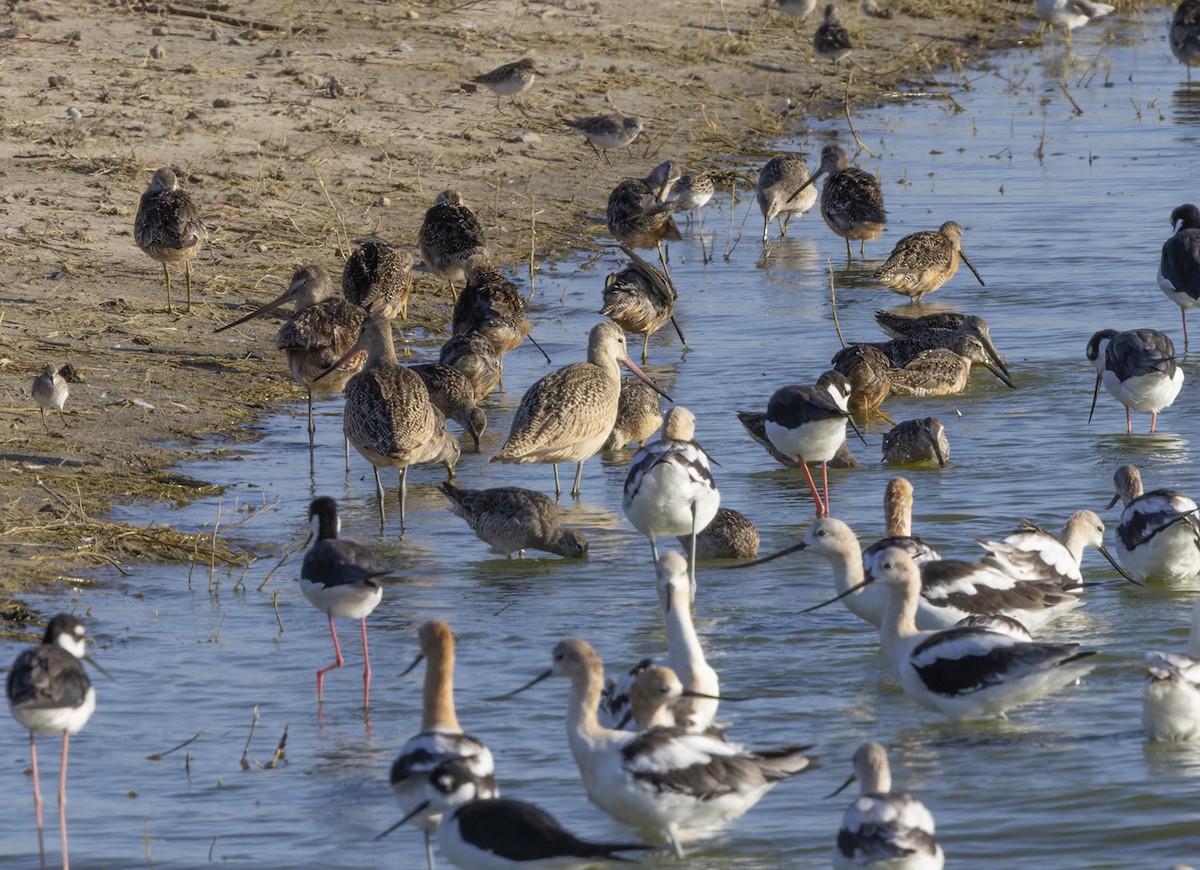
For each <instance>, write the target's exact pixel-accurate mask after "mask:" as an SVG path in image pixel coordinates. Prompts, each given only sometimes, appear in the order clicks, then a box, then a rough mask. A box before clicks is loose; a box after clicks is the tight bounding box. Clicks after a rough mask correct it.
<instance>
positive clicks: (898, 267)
mask: <svg viewBox="0 0 1200 870" xmlns="http://www.w3.org/2000/svg"><path fill="white" fill-rule="evenodd" d="M962 238H963V232H962V227H960V226H959V225H958V224H956V223H955V222H954V221H946V222H945V223H944V224H942V225H941V227H939V228H938V229H937V231H936V232H920V233H910V234H909V235H907V236H905V237H904V238H902V239H901V240H900V241H898V242H897V243H896V247H894V248H892V253H891V254H890V255H889V256H888V258H887V260H886V262H884V264H883V265H882V266H880V267H879V269H878V270H877V271H876V272H875V280H876V281H878V282H879V283H880V284H882V285H883V286H884V287H886V288H887V289H889V290H891V291H892V292H893V293H899V294H900V295H901V296H908V297H909V298H910V299H912V300H913V301H914V302H920V301H921V297H923V296H925V295H926V294H928V293H932V292H933V291H934V290H936V289H938V288H939V287H941V286H942V285H943V284H945V283H946V282H947V281H949V280H950V279H951V278H953V277H954V273H955V272H957V271H958V261H959V260H960V259H961V260H962V261H963V262H964V263H966V264H967V268H968V269H970V270H971V274H972V275H974V276H975V280H977V281H978V282H979V286H980V287H984V286H986V285H985V284H984V283H983V279H982V278H980V277H979V273H978V272H976V271H975V267H974V266H972V265H971V261H970V260H968V259H967V255H966V254H965V253H963V249H962Z"/></svg>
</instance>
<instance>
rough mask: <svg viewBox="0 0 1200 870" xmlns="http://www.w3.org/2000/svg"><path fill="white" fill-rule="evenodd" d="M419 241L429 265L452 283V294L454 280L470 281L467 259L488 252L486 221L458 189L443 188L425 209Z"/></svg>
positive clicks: (422, 256) (440, 276) (422, 255)
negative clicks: (481, 220)
mask: <svg viewBox="0 0 1200 870" xmlns="http://www.w3.org/2000/svg"><path fill="white" fill-rule="evenodd" d="M417 244H418V245H419V246H420V248H421V259H422V260H424V261H425V265H426V266H428V267H429V268H430V270H431V271H432V272H433V274H434V275H436V276H437V277H439V278H441V279H442V280H443V281H445V282H446V283H447V284H448V285H449V286H450V296H451V297H452V298H453V297H455V290H454V282H455V281H466V271H465V270H466V265H467V261H468V260H469V259H470V258H471V257H473V256H475V255H477V254H484V255H486V254H487V253H488V249H487V239H486V237H485V236H484V233H483V224H481V223H480V222H479V218H477V217H476V216H475V212H473V211H471V208H470V207H469V206H468V205H467V204H466V201H465V200H464V199H463V196H462V194H461V193H459V192H458V191H457V190H443V191H442V192H441V193H439V194H438V195H437V199H435V200H434V202H433V205H431V206H430V207H429V210H428V211H426V212H425V219H424V220H423V221H422V222H421V229H420V232H419V233H418V234H417Z"/></svg>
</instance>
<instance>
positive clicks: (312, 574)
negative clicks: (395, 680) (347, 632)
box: [300, 496, 388, 709]
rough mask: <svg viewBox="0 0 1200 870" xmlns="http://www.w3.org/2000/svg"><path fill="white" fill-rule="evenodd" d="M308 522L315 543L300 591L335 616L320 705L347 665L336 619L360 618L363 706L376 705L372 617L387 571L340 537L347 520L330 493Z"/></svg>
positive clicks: (322, 672) (307, 555)
mask: <svg viewBox="0 0 1200 870" xmlns="http://www.w3.org/2000/svg"><path fill="white" fill-rule="evenodd" d="M308 523H309V526H310V528H311V530H312V537H314V538H316V540H315V541H313V545H312V546H311V547H309V548H308V552H307V553H305V554H304V562H303V564H302V565H301V566H300V591H301V592H303V593H304V597H305V598H307V599H308V600H309V603H311V604H312V605H313V606H314V607H316V608H317V609H318V610H320V611H321V612H322V613H324V614H325V616H326V618H328V620H329V636H330V637H332V638H333V652H334V655H335V659H334V662H333V664H331V665H326V666H325V667H323V668H321V669H320V670H319V671H317V703H318V704H320V703H321V689H322V686H323V684H324V682H325V675H326V674H327V673H329V672H330V671H332V670H333V669H334V668H340V667H341V666H342V665H343V664H345V659H343V658H342V648H341V646H340V645H339V644H338V636H337V629H335V628H334V627H333V620H334V618H335V617H337V618H338V619H357V620H358V621H359V624H360V625H361V627H362V642H363V708H364V709H366V708H368V707H370V706H371V704H370V700H371V656H370V654H369V653H368V651H367V617H368V616H369V615H370V614H371V611H373V610H374V609H375V608H376V607H378V606H379V602H380V601H382V600H383V587H382V586H380V585H379V581H378V580H377V579H376V578H377V577H382V576H383V575H384V574H386V573H388V572H387V571H381V570H380V569H379V563H377V562H376V561H375V557H374V556H372V555H371V552H370V551H369V550H368V549H367V548H366V547H364V546H362V545H361V544H357V543H355V542H354V541H347V540H344V539H342V538H339V537H338V532H339V531H340V530H341V526H342V521H341V520H340V519H339V518H338V514H337V502H335V501H334V500H333V499H331V498H329V497H328V496H321V497H320V498H315V499H313V501H312V503H311V504H310V505H309V506H308Z"/></svg>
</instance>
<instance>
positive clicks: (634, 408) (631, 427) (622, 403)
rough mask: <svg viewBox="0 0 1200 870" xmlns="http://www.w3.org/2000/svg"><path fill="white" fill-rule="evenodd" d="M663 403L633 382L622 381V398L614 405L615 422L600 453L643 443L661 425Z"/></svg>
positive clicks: (656, 396) (630, 380) (637, 381)
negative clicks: (615, 411)
mask: <svg viewBox="0 0 1200 870" xmlns="http://www.w3.org/2000/svg"><path fill="white" fill-rule="evenodd" d="M662 421H663V414H662V401H661V400H660V398H659V395H658V393H657V392H656V391H655V390H652V389H651V388H650V387H648V386H646V385H645V384H643V383H642V382H641V381H639V380H637V379H636V378H621V398H620V400H618V402H617V422H616V423H614V424H613V428H612V432H610V433H609V435H608V440H607V441H605V442H604V446H603V447H602V448H600V449H601V450H620V449H622V448H623V447H625V445H626V444H631V443H633V442H635V441H636V442H638V444H639V445H644V444H645V443H646V439H647V438H649V437H650V436H651V435H653V434H654V433H655V432H656V431H658V427H659V426H661V425H662Z"/></svg>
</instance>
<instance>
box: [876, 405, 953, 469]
mask: <svg viewBox="0 0 1200 870" xmlns="http://www.w3.org/2000/svg"><path fill="white" fill-rule="evenodd" d="M883 461H884V462H885V463H886V464H888V465H910V464H916V463H931V462H936V463H937V464H938V465H939V466H944V465H945V464H946V463H947V462H948V461H950V439H949V438H947V437H946V427H945V426H943V425H942V421H941V420H939V419H938V418H937V417H925V418H924V419H921V420H904V421H902V422H900V423H897V424H896V425H895V426H893V427H892V428H891V429H890V430H889V431H888V433H887V434H886V435H884V436H883Z"/></svg>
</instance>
